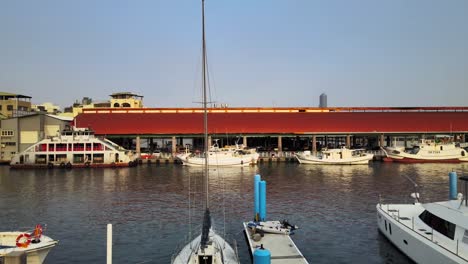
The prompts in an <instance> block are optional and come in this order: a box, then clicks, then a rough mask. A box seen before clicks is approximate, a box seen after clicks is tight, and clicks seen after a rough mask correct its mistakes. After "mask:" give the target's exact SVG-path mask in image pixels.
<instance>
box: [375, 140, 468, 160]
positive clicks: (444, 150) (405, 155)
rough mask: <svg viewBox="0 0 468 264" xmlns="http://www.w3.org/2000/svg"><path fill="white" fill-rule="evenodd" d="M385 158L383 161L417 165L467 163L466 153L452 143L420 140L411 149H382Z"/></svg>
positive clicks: (467, 155)
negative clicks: (419, 163)
mask: <svg viewBox="0 0 468 264" xmlns="http://www.w3.org/2000/svg"><path fill="white" fill-rule="evenodd" d="M383 150H384V152H385V155H386V157H385V158H384V161H394V162H405V163H418V162H441V163H459V162H468V153H467V151H466V150H465V149H463V148H461V147H459V146H458V145H456V144H455V142H453V141H443V140H431V139H421V140H420V142H419V143H418V144H416V145H414V146H413V148H411V149H407V150H405V149H403V148H383Z"/></svg>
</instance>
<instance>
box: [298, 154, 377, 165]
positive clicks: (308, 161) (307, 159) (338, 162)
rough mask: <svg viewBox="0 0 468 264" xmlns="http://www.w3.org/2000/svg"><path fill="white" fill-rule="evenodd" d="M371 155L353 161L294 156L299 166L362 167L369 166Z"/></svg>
mask: <svg viewBox="0 0 468 264" xmlns="http://www.w3.org/2000/svg"><path fill="white" fill-rule="evenodd" d="M372 158H373V155H369V156H365V157H359V158H355V159H343V160H323V159H320V158H315V157H301V156H299V155H296V159H297V160H298V161H299V163H301V164H316V165H363V164H369V160H372Z"/></svg>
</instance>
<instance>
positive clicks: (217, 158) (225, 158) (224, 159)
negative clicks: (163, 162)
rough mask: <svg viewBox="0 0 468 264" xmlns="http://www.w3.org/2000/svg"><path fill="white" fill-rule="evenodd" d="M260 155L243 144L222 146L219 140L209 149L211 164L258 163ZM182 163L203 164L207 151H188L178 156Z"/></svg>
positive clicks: (243, 164) (222, 165) (244, 164)
mask: <svg viewBox="0 0 468 264" xmlns="http://www.w3.org/2000/svg"><path fill="white" fill-rule="evenodd" d="M259 157H260V155H259V154H258V153H257V152H256V150H255V149H248V148H244V147H243V146H242V145H238V144H236V145H235V146H225V147H222V148H220V147H219V145H218V142H217V141H215V143H214V144H213V145H212V146H211V147H210V148H209V150H208V164H209V165H210V166H218V167H224V166H249V165H251V164H256V163H257V160H258V158H259ZM176 158H177V159H178V160H179V162H180V163H182V164H183V165H187V166H203V165H204V164H205V153H201V154H198V155H197V154H195V153H190V152H188V151H186V152H185V153H182V154H179V155H177V156H176Z"/></svg>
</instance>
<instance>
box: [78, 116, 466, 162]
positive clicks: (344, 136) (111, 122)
mask: <svg viewBox="0 0 468 264" xmlns="http://www.w3.org/2000/svg"><path fill="white" fill-rule="evenodd" d="M208 112H209V113H208V115H209V120H210V123H209V134H210V137H211V139H213V140H215V139H226V141H224V142H226V144H232V142H233V140H239V144H243V145H244V146H248V147H259V149H258V151H260V152H262V151H271V152H276V153H277V154H281V153H282V152H283V151H302V150H311V151H312V152H315V151H319V150H320V148H322V147H328V148H336V147H340V146H346V147H348V148H366V149H374V150H379V149H380V147H384V146H390V145H391V144H392V143H393V142H394V140H393V139H401V138H402V139H403V140H404V143H403V144H404V145H405V146H407V147H411V146H409V145H407V143H409V142H412V141H413V142H414V141H417V140H415V139H417V138H421V137H423V136H425V135H436V134H451V135H453V136H455V138H457V139H459V141H460V142H465V134H467V133H468V107H335V108H330V107H328V108H317V107H315V108H312V107H296V108H279V107H276V108H260V107H258V108H254V107H250V108H210V109H208ZM202 118H203V110H202V109H201V108H139V109H138V108H137V109H134V108H133V109H123V108H120V109H114V108H107V109H84V110H83V113H82V114H80V115H78V116H77V117H76V118H75V123H76V125H77V127H90V128H91V129H93V130H94V131H95V132H96V134H97V135H105V136H106V137H108V138H112V139H113V140H114V139H115V140H116V142H117V143H118V144H119V145H124V146H125V147H129V146H128V145H126V144H123V143H122V141H126V142H128V141H129V140H130V141H134V142H135V144H134V147H135V149H136V151H137V152H139V147H140V146H141V145H140V140H141V139H150V140H155V139H163V140H168V142H169V146H167V145H166V146H164V147H167V148H168V150H167V151H168V152H171V153H172V154H173V155H174V154H175V153H176V152H178V149H179V148H180V146H181V144H180V142H183V140H182V139H192V142H193V147H194V148H197V145H198V148H199V147H200V146H201V142H202V141H201V140H200V138H201V135H202V131H203V127H202V126H200V123H201V121H200V120H202ZM119 139H122V141H119ZM209 142H211V140H210V141H209ZM226 144H223V143H221V144H220V145H221V146H224V145H226ZM182 147H183V145H182Z"/></svg>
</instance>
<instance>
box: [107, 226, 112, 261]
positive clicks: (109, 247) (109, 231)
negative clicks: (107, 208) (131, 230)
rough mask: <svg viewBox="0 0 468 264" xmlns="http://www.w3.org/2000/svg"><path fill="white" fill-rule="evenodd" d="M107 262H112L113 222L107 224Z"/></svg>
mask: <svg viewBox="0 0 468 264" xmlns="http://www.w3.org/2000/svg"><path fill="white" fill-rule="evenodd" d="M106 263H107V264H112V224H107V262H106Z"/></svg>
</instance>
